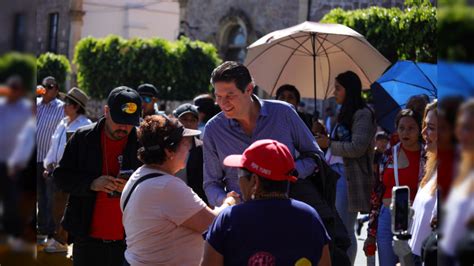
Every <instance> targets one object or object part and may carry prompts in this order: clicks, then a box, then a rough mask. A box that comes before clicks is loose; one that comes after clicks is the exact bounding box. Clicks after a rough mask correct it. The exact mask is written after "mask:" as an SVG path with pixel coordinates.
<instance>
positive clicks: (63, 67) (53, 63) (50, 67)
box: [36, 53, 71, 90]
mask: <svg viewBox="0 0 474 266" xmlns="http://www.w3.org/2000/svg"><path fill="white" fill-rule="evenodd" d="M36 69H37V73H36V75H37V76H36V79H37V83H38V84H41V82H42V81H43V79H44V78H45V77H48V76H53V77H54V78H55V79H56V81H57V82H58V83H59V87H60V89H62V90H65V88H66V79H67V76H68V74H70V73H71V65H70V64H69V60H68V59H67V57H66V56H64V55H58V54H54V53H44V54H41V55H40V56H39V57H38V58H37V59H36Z"/></svg>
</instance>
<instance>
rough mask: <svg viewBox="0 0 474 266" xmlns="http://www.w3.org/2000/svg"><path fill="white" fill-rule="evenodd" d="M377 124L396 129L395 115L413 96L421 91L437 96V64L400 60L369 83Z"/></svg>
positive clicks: (389, 130) (384, 127) (391, 129)
mask: <svg viewBox="0 0 474 266" xmlns="http://www.w3.org/2000/svg"><path fill="white" fill-rule="evenodd" d="M370 88H371V90H372V95H373V99H374V103H375V114H376V115H375V116H376V119H377V122H378V124H379V125H380V126H381V127H382V128H383V129H385V130H386V131H388V132H390V133H391V132H394V131H395V117H396V115H397V113H398V112H399V111H400V110H401V109H403V108H404V107H405V105H406V103H407V101H408V99H410V97H412V96H415V95H420V94H425V95H427V96H428V97H429V98H430V99H434V98H436V95H437V67H436V65H435V64H428V63H419V62H416V63H415V62H412V61H398V62H397V63H396V64H394V65H393V66H392V67H391V68H390V69H389V70H388V71H387V72H385V73H384V74H383V75H382V76H381V77H380V78H379V79H378V80H377V81H376V82H374V83H373V84H372V85H371V86H370Z"/></svg>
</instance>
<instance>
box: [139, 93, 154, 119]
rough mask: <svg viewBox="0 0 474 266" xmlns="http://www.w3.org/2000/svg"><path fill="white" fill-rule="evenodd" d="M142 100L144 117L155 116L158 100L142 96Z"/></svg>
mask: <svg viewBox="0 0 474 266" xmlns="http://www.w3.org/2000/svg"><path fill="white" fill-rule="evenodd" d="M140 97H141V98H142V115H143V117H145V116H147V115H154V114H155V103H157V102H158V99H157V98H155V97H152V96H148V95H140Z"/></svg>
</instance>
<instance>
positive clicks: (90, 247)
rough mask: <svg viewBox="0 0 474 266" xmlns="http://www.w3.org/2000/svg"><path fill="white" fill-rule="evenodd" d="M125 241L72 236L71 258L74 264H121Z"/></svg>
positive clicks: (111, 265)
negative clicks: (106, 240)
mask: <svg viewBox="0 0 474 266" xmlns="http://www.w3.org/2000/svg"><path fill="white" fill-rule="evenodd" d="M125 249H126V245H125V241H114V242H103V241H101V240H98V239H92V238H79V239H77V238H74V243H73V246H72V259H73V264H74V266H96V265H97V266H122V265H123V264H124V261H125V259H124V252H125Z"/></svg>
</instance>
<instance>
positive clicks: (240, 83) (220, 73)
mask: <svg viewBox="0 0 474 266" xmlns="http://www.w3.org/2000/svg"><path fill="white" fill-rule="evenodd" d="M219 81H224V82H234V83H235V86H236V87H237V88H238V89H239V90H240V91H242V92H244V91H245V89H246V88H247V85H249V83H250V82H252V76H250V72H249V70H248V69H247V67H245V66H244V65H242V64H240V63H237V62H235V61H226V62H224V63H222V64H221V65H220V66H218V67H216V68H215V69H214V70H213V71H212V74H211V84H212V86H214V84H215V83H216V82H219Z"/></svg>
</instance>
